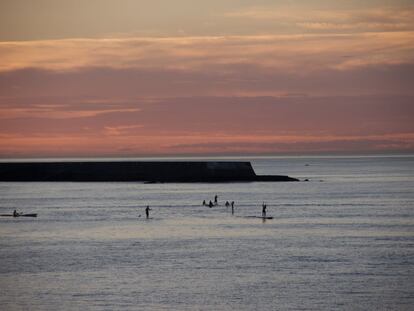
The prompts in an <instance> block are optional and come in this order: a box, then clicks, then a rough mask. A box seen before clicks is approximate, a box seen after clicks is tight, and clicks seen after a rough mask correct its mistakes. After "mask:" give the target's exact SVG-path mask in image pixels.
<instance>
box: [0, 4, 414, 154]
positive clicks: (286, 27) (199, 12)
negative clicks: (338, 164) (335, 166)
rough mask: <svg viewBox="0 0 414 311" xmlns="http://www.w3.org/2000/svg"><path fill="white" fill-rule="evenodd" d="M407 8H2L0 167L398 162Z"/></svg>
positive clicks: (413, 90)
mask: <svg viewBox="0 0 414 311" xmlns="http://www.w3.org/2000/svg"><path fill="white" fill-rule="evenodd" d="M413 121H414V1H412V0H411V1H402V0H401V1H400V0H393V1H391V0H389V1H385V0H366V1H354V0H337V1H322V0H302V1H300V0H298V1H288V0H280V1H277V0H273V1H270V0H255V1H249V0H209V1H204V0H203V1H201V0H200V1H197V0H174V1H170V0H151V1H147V0H135V1H133V0H88V1H83V0H37V1H26V0H2V1H1V2H0V157H2V158H13V157H99V156H101V157H112V156H116V157H119V156H121V157H122V156H126V157H130V156H132V157H133V156H164V155H165V156H168V155H174V156H175V155H199V156H208V155H285V154H295V155H300V154H372V153H381V154H383V153H385V154H395V153H413V152H414V122H413Z"/></svg>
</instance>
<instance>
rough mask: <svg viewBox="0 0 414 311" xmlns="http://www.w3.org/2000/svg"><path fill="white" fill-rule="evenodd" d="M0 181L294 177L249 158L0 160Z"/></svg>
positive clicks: (162, 181) (169, 180)
mask: <svg viewBox="0 0 414 311" xmlns="http://www.w3.org/2000/svg"><path fill="white" fill-rule="evenodd" d="M0 181H45V182H46V181H73V182H77V181H79V182H88V181H89V182H108V181H120V182H122V181H123V182H125V181H140V182H148V183H172V182H179V183H181V182H253V181H265V182H274V181H298V179H296V178H292V177H289V176H284V175H256V173H255V171H254V170H253V167H252V165H251V163H250V162H239V161H237V162H235V161H231V162H230V161H228V162H227V161H105V162H87V161H86V162H2V163H0Z"/></svg>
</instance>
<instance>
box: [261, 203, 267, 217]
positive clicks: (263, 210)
mask: <svg viewBox="0 0 414 311" xmlns="http://www.w3.org/2000/svg"><path fill="white" fill-rule="evenodd" d="M266 208H267V206H266V204H265V202H263V204H262V217H266Z"/></svg>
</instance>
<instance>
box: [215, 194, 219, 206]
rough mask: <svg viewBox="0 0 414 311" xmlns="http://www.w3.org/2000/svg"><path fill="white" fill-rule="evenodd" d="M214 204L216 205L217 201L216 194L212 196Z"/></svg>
mask: <svg viewBox="0 0 414 311" xmlns="http://www.w3.org/2000/svg"><path fill="white" fill-rule="evenodd" d="M214 205H218V202H217V194H216V195H215V196H214Z"/></svg>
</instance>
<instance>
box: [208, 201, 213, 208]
mask: <svg viewBox="0 0 414 311" xmlns="http://www.w3.org/2000/svg"><path fill="white" fill-rule="evenodd" d="M208 206H209V207H210V208H212V207H213V202H211V200H210V202H209V203H208Z"/></svg>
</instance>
